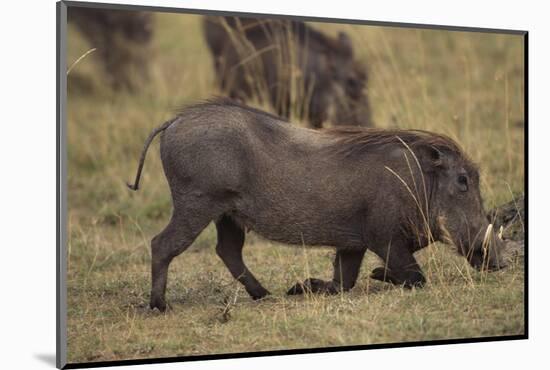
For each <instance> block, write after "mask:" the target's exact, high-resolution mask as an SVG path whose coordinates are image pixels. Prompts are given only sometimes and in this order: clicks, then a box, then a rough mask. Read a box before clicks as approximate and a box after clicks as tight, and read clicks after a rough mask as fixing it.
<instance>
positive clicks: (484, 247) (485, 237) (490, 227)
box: [482, 224, 493, 255]
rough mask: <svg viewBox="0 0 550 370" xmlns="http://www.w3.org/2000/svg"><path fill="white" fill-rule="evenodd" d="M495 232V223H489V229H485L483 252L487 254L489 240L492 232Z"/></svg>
mask: <svg viewBox="0 0 550 370" xmlns="http://www.w3.org/2000/svg"><path fill="white" fill-rule="evenodd" d="M492 232H493V224H489V226H487V230H485V236H484V237H483V244H482V246H483V254H484V255H486V254H487V247H488V245H489V243H488V241H489V240H490V238H491V233H492Z"/></svg>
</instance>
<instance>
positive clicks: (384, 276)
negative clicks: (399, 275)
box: [370, 267, 391, 282]
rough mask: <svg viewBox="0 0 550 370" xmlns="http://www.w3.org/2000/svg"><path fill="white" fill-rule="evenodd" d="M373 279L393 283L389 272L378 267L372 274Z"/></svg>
mask: <svg viewBox="0 0 550 370" xmlns="http://www.w3.org/2000/svg"><path fill="white" fill-rule="evenodd" d="M370 277H371V279H374V280H379V281H384V282H391V280H390V276H389V274H388V271H387V270H386V269H385V268H383V267H377V268H375V269H374V270H372V272H371V273H370Z"/></svg>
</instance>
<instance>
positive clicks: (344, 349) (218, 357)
mask: <svg viewBox="0 0 550 370" xmlns="http://www.w3.org/2000/svg"><path fill="white" fill-rule="evenodd" d="M524 339H527V336H526V335H509V336H501V337H480V338H464V339H442V340H433V341H415V342H403V343H382V344H370V345H359V346H342V347H324V348H323V347H321V348H304V349H288V350H276V351H261V352H239V353H225V354H213V355H198V356H182V357H164V358H162V357H161V358H150V359H135V360H117V361H98V362H79V363H68V364H67V365H65V367H63V369H82V368H95V367H107V366H127V365H145V364H159V363H173V362H190V361H206V360H223V359H236V358H250V357H269V356H288V355H305V354H315V353H331V352H349V351H359V350H373V349H386V348H406V347H424V346H436V345H448V344H470V343H484V342H500V341H509V340H524Z"/></svg>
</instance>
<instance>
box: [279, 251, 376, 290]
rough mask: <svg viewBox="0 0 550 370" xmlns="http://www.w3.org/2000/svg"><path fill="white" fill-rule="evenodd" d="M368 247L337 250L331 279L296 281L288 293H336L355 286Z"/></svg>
mask: <svg viewBox="0 0 550 370" xmlns="http://www.w3.org/2000/svg"><path fill="white" fill-rule="evenodd" d="M365 252H366V249H362V250H346V249H341V250H338V251H337V252H336V258H335V259H334V276H333V278H332V280H331V281H325V280H321V279H315V278H309V279H306V280H305V281H304V282H303V283H296V285H294V286H293V287H292V288H290V289H289V290H288V292H287V293H286V294H289V295H296V294H303V293H305V292H310V293H324V294H336V293H338V292H340V291H344V292H345V291H348V290H350V289H351V288H353V287H354V286H355V282H356V281H357V276H359V270H360V268H361V262H362V261H363V256H364V255H365Z"/></svg>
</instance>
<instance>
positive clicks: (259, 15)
mask: <svg viewBox="0 0 550 370" xmlns="http://www.w3.org/2000/svg"><path fill="white" fill-rule="evenodd" d="M63 2H64V3H65V4H66V5H67V6H75V7H83V8H103V9H113V10H135V9H136V8H139V9H140V10H141V11H151V12H153V11H154V12H162V13H185V14H195V15H233V16H236V17H257V18H265V17H269V18H286V19H296V20H302V21H306V22H325V23H345V24H354V25H365V26H384V27H399V28H421V29H430V30H446V31H462V32H484V33H500V34H512V35H522V34H524V33H526V32H527V31H526V30H512V29H498V28H484V27H461V26H449V25H440V24H424V23H403V22H387V21H374V20H360V19H347V18H328V17H314V16H301V15H293V14H267V13H252V12H238V11H230V10H210V9H190V8H174V7H163V6H150V5H132V4H109V3H101V2H83V1H71V0H68V1H63Z"/></svg>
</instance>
